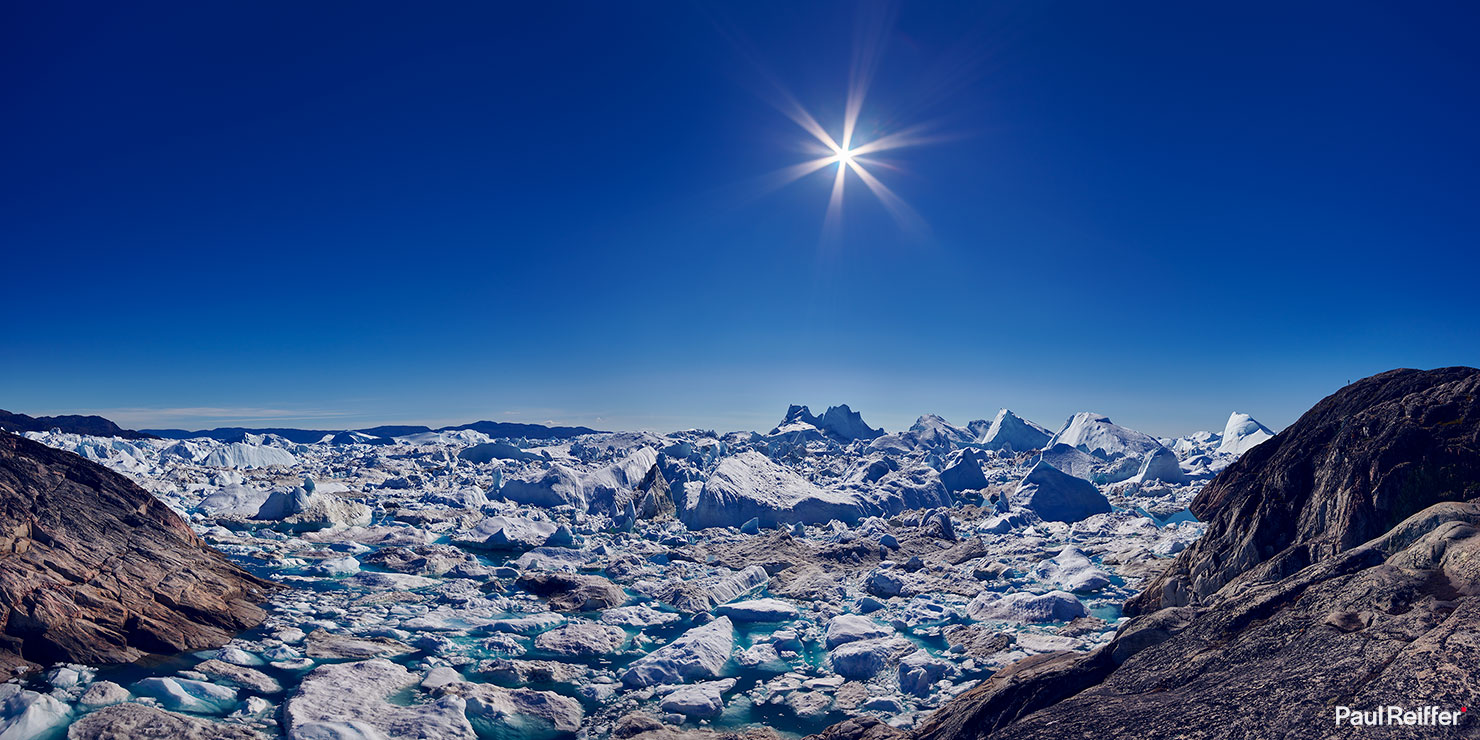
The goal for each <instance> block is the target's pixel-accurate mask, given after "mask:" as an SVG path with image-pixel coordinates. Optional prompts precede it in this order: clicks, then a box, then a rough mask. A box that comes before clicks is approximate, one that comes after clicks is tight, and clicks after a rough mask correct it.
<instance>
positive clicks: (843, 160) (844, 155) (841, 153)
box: [832, 146, 855, 167]
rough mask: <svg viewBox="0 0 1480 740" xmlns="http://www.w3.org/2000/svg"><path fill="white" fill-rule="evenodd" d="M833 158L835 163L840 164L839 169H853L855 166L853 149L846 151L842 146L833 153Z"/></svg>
mask: <svg viewBox="0 0 1480 740" xmlns="http://www.w3.org/2000/svg"><path fill="white" fill-rule="evenodd" d="M832 158H833V161H835V162H837V163H838V166H839V167H853V166H855V165H854V164H853V150H852V149H845V148H843V147H841V146H840V147H838V148H837V149H836V150H834V151H833V156H832Z"/></svg>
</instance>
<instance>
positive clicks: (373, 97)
mask: <svg viewBox="0 0 1480 740" xmlns="http://www.w3.org/2000/svg"><path fill="white" fill-rule="evenodd" d="M516 5H518V6H527V7H516ZM860 7H861V6H859V5H858V4H856V3H830V2H805V3H796V2H749V1H747V2H736V3H723V4H711V3H691V2H655V3H612V2H591V3H577V4H569V3H561V2H538V3H521V4H514V3H449V4H426V3H375V2H322V3H319V2H313V3H303V2H262V3H258V2H246V3H234V4H233V3H194V2H190V3H183V2H182V3H175V4H170V5H164V4H154V3H66V2H62V3H10V4H8V5H7V6H6V7H5V8H4V10H3V11H0V60H3V62H0V64H3V69H4V70H5V73H4V75H3V76H0V86H3V100H4V115H0V162H3V169H0V172H3V175H0V183H3V184H0V252H3V262H0V264H3V271H0V275H3V278H4V286H5V289H4V290H5V304H6V310H5V314H4V316H5V318H4V324H3V329H0V407H3V408H7V409H10V410H14V411H21V412H26V413H32V414H43V413H59V412H92V413H102V414H105V415H108V416H110V417H112V418H115V419H116V420H118V421H120V422H121V423H124V424H126V425H129V426H135V427H159V426H186V427H191V428H197V427H202V426H215V425H218V424H246V425H259V426H271V425H278V426H281V425H297V426H310V427H319V428H342V427H355V426H366V425H370V424H376V423H382V422H412V423H426V422H430V423H442V422H458V421H470V420H473V419H478V418H489V419H496V420H519V421H555V422H561V423H582V424H588V425H592V426H596V427H600V428H606V429H626V428H646V429H654V430H658V431H667V430H672V429H677V428H689V427H695V426H698V427H704V428H717V429H720V430H726V429H762V430H765V429H769V428H770V427H771V426H772V425H774V424H775V423H776V422H777V421H778V420H779V419H780V417H781V414H782V412H783V411H784V410H785V407H786V405H787V404H788V403H804V404H809V405H811V406H812V408H813V410H814V411H818V412H820V411H821V410H822V408H824V407H826V406H828V405H830V404H836V403H845V402H846V403H849V404H850V405H852V406H853V407H854V408H855V409H858V410H861V411H862V412H863V414H864V418H865V419H866V420H867V421H869V422H871V423H873V424H874V425H881V424H882V425H884V426H886V427H889V428H891V429H898V428H900V427H904V426H907V425H908V424H909V423H911V422H912V421H913V419H914V418H915V417H916V416H918V415H919V414H922V413H927V412H936V413H940V414H942V415H944V416H946V417H947V418H948V419H950V420H952V421H955V422H957V423H965V422H966V421H967V420H968V419H972V418H980V417H987V418H990V416H991V415H992V414H993V413H994V412H995V411H996V409H997V408H998V407H1000V406H1008V407H1011V408H1013V409H1014V410H1017V411H1019V412H1020V413H1022V414H1023V415H1025V416H1027V417H1029V418H1032V419H1035V420H1037V421H1039V422H1041V423H1043V424H1045V425H1048V426H1057V425H1058V424H1060V423H1061V422H1062V421H1063V419H1064V418H1065V417H1067V416H1068V415H1070V414H1071V413H1073V412H1075V411H1080V410H1094V411H1099V412H1101V413H1105V414H1108V415H1110V416H1111V417H1112V418H1113V419H1115V420H1116V421H1117V422H1119V423H1122V424H1126V425H1128V426H1133V427H1136V428H1139V429H1142V430H1144V431H1147V432H1150V433H1155V434H1179V433H1185V432H1189V431H1192V430H1196V429H1209V428H1211V429H1220V428H1221V426H1222V423H1223V421H1224V420H1225V419H1226V418H1227V415H1228V413H1229V412H1230V411H1232V410H1235V409H1237V410H1241V411H1246V412H1249V413H1252V414H1253V415H1254V416H1255V417H1256V418H1259V419H1260V420H1262V421H1264V422H1265V423H1266V424H1268V425H1269V426H1272V427H1275V428H1279V427H1282V426H1284V425H1286V424H1288V423H1289V422H1291V421H1293V420H1294V419H1295V418H1296V417H1297V416H1298V415H1299V414H1300V413H1301V412H1303V411H1304V410H1305V409H1306V408H1308V407H1309V406H1310V405H1311V404H1312V403H1313V402H1315V401H1316V400H1318V399H1319V398H1320V397H1322V396H1324V395H1326V394H1328V393H1330V392H1331V391H1334V390H1335V389H1336V388H1337V387H1339V386H1340V385H1342V384H1343V383H1345V382H1346V381H1348V380H1354V379H1356V378H1359V377H1362V376H1364V375H1368V374H1372V373H1374V372H1379V371H1382V370H1386V369H1390V368H1393V367H1400V366H1407V367H1435V366H1442V365H1452V364H1469V365H1477V364H1480V322H1477V318H1476V317H1477V312H1476V300H1477V294H1480V291H1477V289H1476V286H1477V283H1480V281H1477V276H1476V268H1477V267H1480V255H1477V245H1480V207H1477V203H1480V161H1477V160H1480V156H1477V155H1480V143H1477V131H1480V120H1477V119H1480V116H1477V113H1480V95H1477V91H1480V88H1477V86H1476V85H1477V82H1476V81H1477V80H1480V64H1477V60H1480V45H1477V44H1476V43H1475V41H1474V30H1475V29H1476V28H1477V20H1480V18H1477V13H1480V11H1477V10H1476V8H1477V6H1476V5H1475V4H1473V3H1463V2H1456V3H1448V2H1432V3H1427V2H1426V3H1366V2H1341V3H1334V2H1333V3H1293V4H1292V3H1274V2H1270V3H1222V4H1209V3H1185V2H1165V3H1150V2H1147V3H1104V2H1074V3H1056V2H1040V1H1038V0H1032V1H1025V2H993V3H983V2H966V3H959V4H952V3H912V4H909V5H907V6H904V7H902V8H899V9H898V12H897V14H895V16H894V17H893V18H892V19H888V23H887V24H885V25H876V26H871V25H870V23H868V22H864V23H860V18H863V19H864V20H865V21H867V20H868V19H874V18H877V17H878V16H876V15H875V14H874V11H872V10H859V8H860ZM860 13H863V15H862V16H860ZM885 15H886V16H887V14H885ZM860 26H862V27H866V28H875V29H876V30H880V29H881V30H880V36H879V38H880V39H881V40H879V41H877V42H875V43H864V44H862V45H860V44H859V42H858V39H859V38H864V39H867V38H869V35H868V34H863V35H862V36H860V34H859V32H858V30H857V29H858V28H859V27H860ZM860 48H861V49H862V51H863V52H866V55H865V57H864V58H866V59H872V60H875V61H876V62H877V65H876V74H875V75H874V77H873V80H872V85H871V86H870V87H869V89H868V95H867V97H866V98H865V99H864V102H863V106H862V109H861V113H860V116H859V119H858V121H859V123H858V134H857V135H856V137H855V146H857V142H866V141H868V140H869V139H871V138H878V137H881V136H883V135H886V134H888V133H892V132H898V131H900V130H903V129H906V128H908V127H911V126H915V125H928V126H930V127H931V128H930V130H931V131H932V132H933V133H934V134H935V136H936V138H937V140H936V141H934V142H933V143H931V144H929V145H926V146H919V147H914V148H908V149H900V150H897V151H894V152H889V153H888V155H889V156H888V157H887V160H888V161H887V162H883V163H879V164H878V165H876V166H874V167H872V168H871V169H870V171H871V172H873V173H874V174H875V175H877V176H878V178H879V179H880V180H881V181H882V182H883V183H884V184H885V185H887V186H888V187H889V188H891V189H892V190H893V192H895V193H897V194H898V196H899V197H900V198H901V199H902V200H903V201H904V202H906V203H908V204H909V206H911V207H912V208H913V209H914V210H915V211H916V212H917V214H918V217H919V220H920V222H921V224H923V225H921V224H915V225H912V226H909V227H905V226H901V225H900V224H899V223H897V222H896V221H895V220H894V219H892V218H891V217H890V214H889V212H888V211H887V210H886V209H885V208H884V207H882V206H881V204H880V201H879V200H878V199H876V198H874V197H873V196H872V195H871V194H869V192H868V190H867V189H866V188H865V187H863V184H862V183H861V181H860V180H859V179H858V178H857V177H856V176H855V175H852V174H850V175H848V179H846V180H845V184H844V205H843V216H842V219H841V222H840V223H841V228H840V231H838V232H837V234H836V236H835V238H825V236H824V230H823V220H824V213H825V211H826V209H827V204H828V198H829V188H830V187H831V186H832V182H833V173H834V172H835V170H836V167H837V165H831V166H829V167H826V168H824V169H823V170H822V171H819V172H817V173H814V174H813V175H811V176H809V177H807V178H804V179H802V180H800V181H797V182H795V183H792V184H791V185H789V186H787V187H784V188H781V189H776V190H773V191H769V192H767V191H765V190H764V189H763V188H762V187H760V183H761V182H762V181H763V180H764V178H765V176H766V175H767V174H768V173H772V172H774V171H776V170H778V169H781V168H785V167H788V166H790V165H794V164H797V163H798V162H802V161H804V160H806V159H808V158H810V157H812V156H815V155H811V154H808V153H807V151H806V145H807V143H808V142H809V141H810V140H811V139H810V137H809V136H808V135H807V134H806V133H805V132H803V131H802V129H801V128H799V127H798V126H797V125H796V124H795V123H793V122H792V121H791V120H790V119H788V118H787V117H786V116H784V115H782V114H781V112H779V111H778V109H777V107H776V105H775V104H776V103H777V101H778V99H779V98H780V93H779V92H778V90H779V89H784V90H785V91H786V92H787V93H788V94H790V95H791V96H792V97H793V98H794V99H795V100H796V101H797V102H798V103H799V104H800V105H801V106H802V107H804V108H805V109H807V110H808V111H810V112H811V113H812V114H813V115H815V116H816V117H817V120H818V121H819V122H820V123H821V125H822V126H823V127H824V128H825V129H827V130H828V132H829V133H830V135H832V136H834V137H839V136H841V127H842V121H843V119H844V107H845V104H844V100H845V96H846V92H847V90H848V87H849V77H850V64H851V61H850V60H852V59H853V58H854V56H855V52H856V51H858V50H859V49H860ZM880 159H886V157H884V156H883V155H880ZM883 165H889V166H888V167H886V166H883Z"/></svg>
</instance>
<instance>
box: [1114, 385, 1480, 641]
mask: <svg viewBox="0 0 1480 740" xmlns="http://www.w3.org/2000/svg"><path fill="white" fill-rule="evenodd" d="M1474 496H1480V370H1476V369H1474V368H1464V367H1456V368H1444V369H1440V370H1430V371H1420V370H1392V371H1389V372H1386V373H1382V374H1381V375H1374V376H1372V377H1370V378H1366V379H1364V380H1360V381H1357V382H1356V383H1353V384H1351V385H1349V386H1347V387H1345V388H1342V389H1341V390H1340V391H1337V392H1336V393H1334V394H1332V395H1330V396H1328V397H1327V398H1325V399H1324V400H1322V401H1321V402H1320V403H1318V404H1316V405H1315V407H1314V408H1312V409H1311V410H1310V411H1307V412H1306V413H1305V415H1304V416H1302V417H1300V420H1299V421H1297V422H1295V423H1294V424H1292V425H1291V426H1290V428H1288V429H1286V430H1285V431H1283V432H1281V433H1280V434H1279V435H1277V436H1276V437H1274V438H1273V439H1270V440H1267V441H1265V442H1264V443H1263V444H1260V445H1258V446H1256V447H1254V448H1252V449H1250V450H1249V451H1248V453H1247V454H1245V455H1244V456H1243V457H1241V458H1240V459H1239V460H1238V461H1237V462H1235V463H1234V464H1233V465H1230V466H1229V467H1228V469H1227V470H1225V471H1223V473H1221V474H1220V475H1219V476H1218V477H1217V479H1215V480H1214V481H1213V482H1211V483H1209V484H1208V485H1207V487H1206V488H1204V489H1203V490H1202V492H1201V493H1199V494H1198V496H1197V498H1196V499H1194V500H1193V502H1192V507H1191V508H1192V513H1193V514H1194V515H1196V516H1197V518H1198V519H1199V520H1201V521H1205V522H1208V531H1207V534H1205V535H1204V536H1203V537H1202V538H1201V539H1200V540H1198V541H1197V542H1196V543H1194V544H1193V545H1192V547H1189V548H1188V549H1187V550H1186V551H1185V552H1184V553H1182V554H1181V555H1180V556H1179V557H1178V558H1177V561H1176V562H1175V563H1174V564H1173V565H1172V566H1171V567H1170V568H1168V569H1167V570H1166V572H1165V573H1164V574H1163V575H1162V576H1161V577H1160V578H1158V579H1157V580H1156V581H1155V582H1153V583H1151V584H1150V585H1148V586H1147V587H1146V588H1145V589H1143V590H1142V594H1141V595H1140V596H1139V597H1138V598H1136V599H1133V600H1132V601H1131V603H1129V604H1127V606H1126V611H1127V613H1131V614H1135V613H1144V612H1150V611H1155V610H1156V609H1158V608H1161V607H1166V606H1184V605H1187V604H1195V603H1197V602H1199V601H1201V600H1203V599H1206V598H1207V597H1208V596H1209V595H1210V594H1212V593H1214V592H1216V591H1217V590H1218V589H1220V588H1222V587H1223V586H1224V585H1225V584H1227V583H1228V582H1229V581H1231V580H1233V579H1234V578H1235V577H1237V576H1239V575H1240V574H1242V573H1244V572H1245V571H1248V570H1250V569H1251V568H1254V567H1255V566H1261V577H1262V578H1264V579H1265V580H1278V579H1279V578H1282V577H1284V576H1287V575H1290V574H1292V573H1294V572H1296V571H1298V570H1300V569H1301V568H1304V567H1306V566H1308V565H1310V564H1311V563H1314V562H1317V561H1319V560H1321V559H1322V558H1325V557H1330V556H1332V555H1335V554H1337V553H1340V552H1343V551H1345V550H1348V549H1351V548H1353V547H1356V546H1357V545H1360V544H1362V543H1363V542H1366V541H1368V540H1370V539H1372V538H1374V537H1377V536H1378V535H1380V534H1382V533H1383V532H1386V531H1387V530H1388V529H1390V528H1391V527H1393V526H1394V525H1396V524H1398V523H1399V522H1401V521H1403V519H1405V518H1406V517H1408V516H1409V515H1411V514H1413V513H1415V512H1418V511H1420V510H1422V509H1424V508H1426V507H1428V506H1430V505H1432V504H1435V503H1438V502H1440V501H1463V500H1466V499H1469V498H1472V497H1474Z"/></svg>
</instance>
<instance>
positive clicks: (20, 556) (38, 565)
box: [0, 432, 273, 672]
mask: <svg viewBox="0 0 1480 740" xmlns="http://www.w3.org/2000/svg"><path fill="white" fill-rule="evenodd" d="M270 588H273V586H272V584H270V583H269V582H267V581H264V580H261V579H258V578H255V577H253V576H251V575H250V574H248V573H246V572H245V571H243V570H242V569H240V568H238V567H237V566H236V565H234V564H232V563H231V562H230V561H229V560H227V559H226V557H225V556H224V555H222V554H221V553H219V552H217V551H216V550H214V549H212V548H211V547H209V546H207V545H206V544H205V543H204V542H202V541H201V540H200V538H199V537H197V536H196V535H195V533H194V532H192V531H191V529H190V526H189V525H188V524H186V523H185V521H184V520H182V519H181V518H180V517H179V516H178V515H176V514H175V513H174V512H173V511H171V510H170V509H169V508H168V507H167V506H165V505H164V504H163V503H161V502H160V501H159V500H157V499H156V498H154V497H153V496H151V495H150V494H149V493H148V492H146V491H144V490H143V489H142V488H139V487H138V486H137V485H135V484H134V483H133V482H131V481H129V480H128V479H127V478H124V477H123V476H122V475H119V474H117V473H114V472H112V471H110V470H108V469H106V468H104V467H102V466H100V465H97V464H95V463H92V462H88V461H87V460H84V459H83V458H81V457H79V456H77V455H74V454H72V453H70V452H63V451H60V450H56V449H53V448H51V447H47V446H45V445H42V444H38V443H36V442H32V441H30V440H28V439H24V438H22V437H18V436H15V435H12V434H8V433H3V432H0V667H3V668H4V669H6V671H7V672H12V671H14V670H15V669H17V668H19V667H22V666H29V665H47V664H52V663H57V662H75V663H86V664H100V663H125V662H130V661H133V660H137V659H138V658H140V657H142V656H144V655H145V654H148V653H176V652H180V651H185V650H198V649H201V648H206V647H214V646H218V645H222V644H224V643H225V642H227V641H228V640H230V639H231V636H232V635H233V634H235V633H236V632H238V631H240V630H243V629H246V628H249V627H252V626H255V625H257V624H258V623H260V622H261V621H262V619H263V617H264V616H266V614H265V612H264V611H263V610H262V609H261V608H259V607H258V606H257V604H258V603H259V602H261V601H262V600H263V599H264V598H265V597H266V593H267V590H268V589H270Z"/></svg>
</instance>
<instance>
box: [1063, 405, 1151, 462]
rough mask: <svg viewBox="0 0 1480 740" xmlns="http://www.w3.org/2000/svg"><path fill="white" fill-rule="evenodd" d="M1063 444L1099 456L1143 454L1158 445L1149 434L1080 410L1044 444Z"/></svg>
mask: <svg viewBox="0 0 1480 740" xmlns="http://www.w3.org/2000/svg"><path fill="white" fill-rule="evenodd" d="M1059 443H1062V444H1066V445H1069V446H1070V447H1078V448H1079V449H1081V450H1084V451H1085V452H1088V453H1090V454H1091V455H1094V456H1096V457H1099V458H1101V459H1103V460H1109V459H1111V458H1117V457H1134V458H1137V459H1139V458H1143V457H1145V455H1146V453H1148V452H1152V451H1155V450H1156V449H1157V448H1158V447H1161V446H1162V445H1161V443H1160V442H1158V441H1156V439H1155V438H1153V437H1152V436H1150V435H1148V434H1145V433H1142V432H1138V431H1136V430H1134V429H1127V428H1126V427H1123V426H1120V425H1119V424H1116V423H1115V422H1112V421H1110V417H1108V416H1105V415H1104V414H1097V413H1094V412H1092V411H1081V412H1079V413H1077V414H1075V415H1073V416H1071V417H1069V420H1068V421H1067V422H1065V423H1064V428H1063V429H1060V430H1059V432H1058V434H1055V435H1054V436H1053V439H1051V440H1049V441H1048V443H1047V444H1049V445H1053V444H1059Z"/></svg>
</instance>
